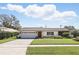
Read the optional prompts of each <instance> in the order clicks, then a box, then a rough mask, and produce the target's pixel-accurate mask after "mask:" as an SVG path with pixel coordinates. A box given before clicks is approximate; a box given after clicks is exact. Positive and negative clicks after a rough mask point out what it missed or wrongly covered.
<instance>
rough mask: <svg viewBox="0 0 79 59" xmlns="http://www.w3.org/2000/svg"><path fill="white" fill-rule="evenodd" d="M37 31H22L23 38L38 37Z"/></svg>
mask: <svg viewBox="0 0 79 59" xmlns="http://www.w3.org/2000/svg"><path fill="white" fill-rule="evenodd" d="M36 37H37V33H22V34H21V38H36Z"/></svg>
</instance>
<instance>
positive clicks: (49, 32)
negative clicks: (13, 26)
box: [20, 27, 69, 38]
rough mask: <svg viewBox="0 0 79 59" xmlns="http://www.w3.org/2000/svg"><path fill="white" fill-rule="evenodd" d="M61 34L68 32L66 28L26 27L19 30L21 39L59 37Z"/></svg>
mask: <svg viewBox="0 0 79 59" xmlns="http://www.w3.org/2000/svg"><path fill="white" fill-rule="evenodd" d="M63 32H69V30H68V29H66V28H43V27H26V28H22V29H21V34H20V37H21V38H41V37H50V36H61V35H62V33H63Z"/></svg>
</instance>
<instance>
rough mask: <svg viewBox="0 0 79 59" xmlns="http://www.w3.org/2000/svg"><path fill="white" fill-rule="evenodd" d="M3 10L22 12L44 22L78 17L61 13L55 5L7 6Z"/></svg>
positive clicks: (72, 13) (66, 12)
mask: <svg viewBox="0 0 79 59" xmlns="http://www.w3.org/2000/svg"><path fill="white" fill-rule="evenodd" d="M1 9H8V10H13V11H17V12H21V13H23V14H25V15H26V16H31V17H34V18H41V19H43V20H54V19H56V20H59V19H63V20H64V18H73V17H76V16H77V14H76V13H75V12H74V11H64V12H60V11H59V10H57V8H56V6H55V5H53V4H46V5H43V6H38V5H37V4H33V5H28V6H27V7H23V6H21V5H14V4H7V5H6V6H5V7H1Z"/></svg>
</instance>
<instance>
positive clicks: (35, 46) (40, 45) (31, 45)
mask: <svg viewBox="0 0 79 59" xmlns="http://www.w3.org/2000/svg"><path fill="white" fill-rule="evenodd" d="M55 46H79V45H29V47H55Z"/></svg>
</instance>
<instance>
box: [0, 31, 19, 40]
mask: <svg viewBox="0 0 79 59" xmlns="http://www.w3.org/2000/svg"><path fill="white" fill-rule="evenodd" d="M18 34H19V33H18V32H0V39H4V38H9V37H13V36H16V35H18Z"/></svg>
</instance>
